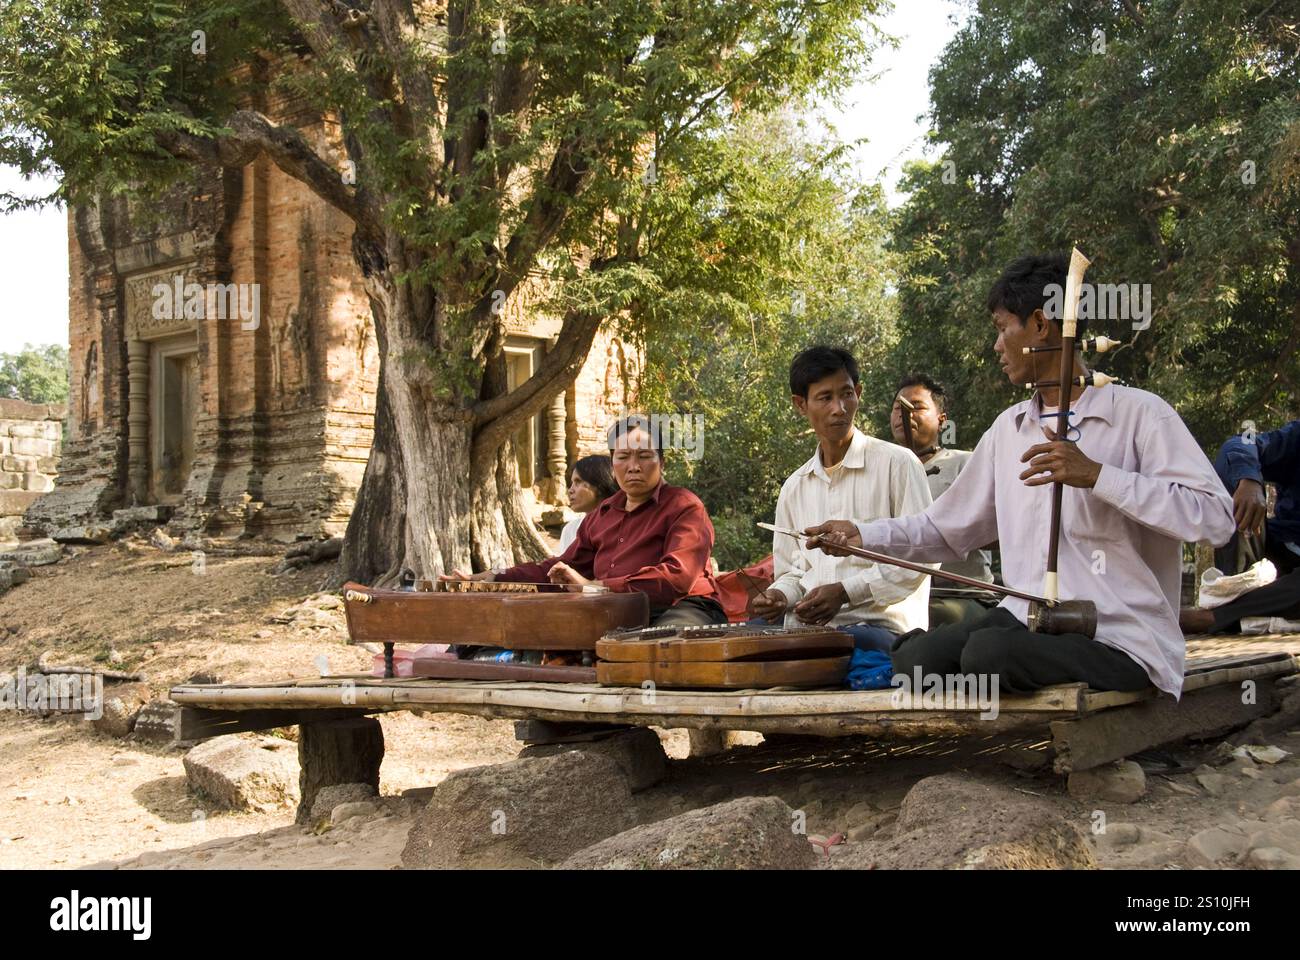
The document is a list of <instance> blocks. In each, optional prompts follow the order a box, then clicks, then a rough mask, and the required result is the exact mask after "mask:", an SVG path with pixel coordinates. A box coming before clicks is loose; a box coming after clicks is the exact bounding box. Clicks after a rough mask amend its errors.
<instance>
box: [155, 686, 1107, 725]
mask: <svg viewBox="0 0 1300 960" xmlns="http://www.w3.org/2000/svg"><path fill="white" fill-rule="evenodd" d="M344 689H345V688H344V687H343V686H342V685H341V684H339V683H337V682H334V683H332V682H330V680H328V679H322V678H312V679H310V680H308V681H304V682H302V683H300V684H297V685H293V686H283V685H282V686H267V685H260V684H259V685H255V686H254V685H240V686H235V685H226V686H223V687H211V686H209V687H197V686H191V685H183V686H178V687H173V688H172V699H174V700H175V701H176V702H177V703H185V704H189V705H194V706H211V707H216V708H219V709H239V708H241V707H242V708H245V709H251V708H270V709H275V708H281V707H297V706H303V705H308V704H312V703H316V704H320V705H322V706H337V705H338V704H339V702H340V696H341V695H342V692H343V690H344ZM1084 689H1085V688H1084V685H1083V684H1078V683H1076V684H1063V685H1061V686H1057V687H1049V688H1047V689H1045V690H1040V691H1038V692H1037V693H1033V694H1028V695H1025V696H1003V697H1001V698H1000V700H999V709H1000V710H1002V711H1003V712H1011V713H1043V714H1054V715H1058V716H1060V715H1068V716H1076V715H1078V714H1079V712H1080V708H1081V706H1082V697H1083V694H1084ZM346 692H347V694H348V695H349V696H351V697H355V703H356V705H357V706H370V705H376V704H377V705H382V706H392V705H394V704H405V705H408V706H411V707H420V708H423V709H438V708H439V707H443V706H445V707H451V706H463V705H467V704H498V705H503V706H504V705H509V706H519V707H527V708H534V709H539V710H540V709H551V710H558V711H562V712H569V713H572V712H579V713H587V714H593V715H601V716H609V715H616V714H619V713H623V712H636V713H662V714H664V715H678V714H697V715H699V716H705V717H726V716H748V717H753V716H794V715H807V716H818V715H828V716H830V715H836V716H838V715H843V714H854V713H862V714H895V713H898V712H900V711H899V710H898V708H896V707H895V706H894V704H893V694H894V691H893V690H862V691H854V690H818V691H806V690H804V691H800V690H743V691H708V690H663V689H660V690H656V691H654V692H653V695H652V696H650V699H651V700H652V703H650V704H646V703H645V702H644V701H645V700H646V698H647V691H644V690H641V689H640V688H626V687H601V686H596V685H589V684H578V683H574V684H558V683H550V684H547V683H504V682H488V681H484V682H468V683H467V682H457V681H453V680H419V679H404V680H377V679H375V678H364V681H355V682H353V683H352V686H351V687H348V688H346ZM902 712H903V713H909V714H910V713H929V714H937V713H939V712H948V713H964V714H978V713H979V712H980V711H979V708H978V707H976V706H972V707H971V708H970V709H968V710H965V711H952V710H949V711H939V710H935V709H927V708H925V707H922V706H919V705H918V706H916V707H914V708H911V709H907V710H903V711H902Z"/></svg>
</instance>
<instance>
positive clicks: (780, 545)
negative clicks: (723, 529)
mask: <svg viewBox="0 0 1300 960" xmlns="http://www.w3.org/2000/svg"><path fill="white" fill-rule="evenodd" d="M776 525H777V526H778V527H785V528H786V529H787V530H795V529H797V527H796V526H795V522H794V511H792V510H791V509H790V494H789V490H788V489H787V488H785V487H783V488H782V489H781V494H780V496H778V497H777V499H776ZM801 544H802V541H800V540H797V539H795V538H794V537H791V536H789V535H787V534H784V533H774V534H772V575H773V576H774V577H775V578H776V579H774V580H773V581H772V586H771V587H769V589H775V590H780V591H781V592H782V593H783V594H785V599H786V602H787V603H788V604H789V605H790V606H794V605H795V604H796V603H798V602H799V601H800V600H802V599H803V595H804V588H803V575H804V574H805V573H807V571H808V560H807V558H806V557H805V556H804V552H803V549H802V547H801Z"/></svg>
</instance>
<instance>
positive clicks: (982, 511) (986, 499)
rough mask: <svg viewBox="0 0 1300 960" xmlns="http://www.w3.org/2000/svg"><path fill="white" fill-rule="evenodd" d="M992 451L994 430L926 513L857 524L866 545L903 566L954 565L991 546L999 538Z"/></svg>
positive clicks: (976, 447) (982, 441)
mask: <svg viewBox="0 0 1300 960" xmlns="http://www.w3.org/2000/svg"><path fill="white" fill-rule="evenodd" d="M994 446H995V442H994V439H993V430H992V429H990V430H988V431H986V432H985V434H984V436H982V437H980V442H979V443H978V444H976V446H975V450H974V452H973V453H972V454H971V457H970V459H969V460H967V461H966V466H965V468H963V469H962V471H961V473H959V474H957V479H956V480H954V481H953V482H952V486H950V487H949V488H948V489H947V490H945V491H944V492H943V493H941V494H940V495H939V499H938V500H935V501H934V502H933V503H932V504H930V506H929V507H928V508H927V509H926V510H925V511H923V512H921V513H916V514H912V515H911V516H904V517H897V518H895V519H893V520H875V521H872V522H871V523H861V524H858V533H859V535H860V536H861V537H862V545H863V546H864V547H866V548H867V549H868V550H879V551H880V552H882V553H890V554H893V555H894V556H897V557H899V558H901V559H903V560H913V561H917V562H920V563H952V562H955V561H958V560H964V559H965V558H966V555H967V554H969V553H970V552H971V551H972V550H975V549H977V548H979V547H983V546H986V545H987V544H989V543H992V542H993V541H994V540H996V539H997V537H998V513H997V505H996V498H995V497H994V483H993V480H994V453H995V450H994ZM918 466H919V464H918Z"/></svg>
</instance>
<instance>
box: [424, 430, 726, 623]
mask: <svg viewBox="0 0 1300 960" xmlns="http://www.w3.org/2000/svg"><path fill="white" fill-rule="evenodd" d="M656 433H657V431H656V430H655V428H654V425H653V424H652V423H651V422H650V421H649V420H647V419H646V418H645V417H642V416H630V417H624V418H623V419H622V420H620V421H618V423H616V424H614V426H613V427H612V428H611V429H610V431H609V452H610V456H611V458H612V459H613V461H614V479H615V480H617V481H618V487H619V490H618V493H616V494H614V495H613V496H612V497H610V498H609V499H608V500H605V501H604V502H603V503H601V504H600V506H598V507H597V508H596V509H595V510H593V511H591V512H590V513H589V514H587V515H586V517H584V518H583V521H582V523H581V525H579V527H578V536H577V539H575V540H574V542H573V543H571V544H570V545H569V547H568V549H566V550H565V551H564V552H563V553H561V554H560V555H559V556H558V557H552V558H551V559H549V560H543V561H541V562H540V563H521V564H519V565H518V566H514V567H510V568H508V569H506V570H499V571H495V572H486V573H478V574H474V575H473V576H468V575H466V574H464V573H461V572H460V571H459V570H458V571H456V572H455V573H453V574H452V575H451V576H450V577H443V578H441V579H446V580H499V581H506V582H516V583H540V582H544V581H548V580H549V581H550V582H551V583H556V584H561V585H576V586H582V585H586V584H597V585H601V586H604V587H607V588H608V589H610V590H614V591H624V590H640V591H641V592H642V593H644V594H646V595H647V596H648V597H649V598H650V623H651V624H652V625H654V626H666V625H672V626H693V625H700V624H709V623H726V622H727V615H726V613H725V612H724V611H723V609H722V604H721V603H720V602H719V598H718V588H717V584H716V583H715V582H714V580H713V573H712V571H711V570H710V563H709V558H710V555H711V554H712V551H713V524H712V522H711V521H710V520H709V514H708V511H707V510H705V509H704V504H703V503H701V502H700V498H699V497H697V496H696V495H695V494H693V493H691V491H689V490H687V489H686V488H685V487H674V486H671V485H669V484H667V483H665V482H664V479H663V449H662V446H661V445H660V443H659V442H658V437H657V436H656Z"/></svg>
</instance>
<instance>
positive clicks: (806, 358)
mask: <svg viewBox="0 0 1300 960" xmlns="http://www.w3.org/2000/svg"><path fill="white" fill-rule="evenodd" d="M841 370H844V371H846V372H847V373H848V375H849V377H850V378H852V380H853V383H854V385H855V386H856V385H857V383H858V361H856V360H854V359H853V354H851V353H849V352H848V351H847V350H841V349H840V348H839V347H827V346H824V345H822V344H818V345H817V346H815V347H809V348H808V349H807V350H805V351H803V352H802V353H800V354H799V355H798V356H797V357H795V358H794V360H792V361H791V362H790V393H791V395H792V396H796V397H803V398H804V399H807V398H808V388H809V387H811V386H812V385H813V384H814V383H816V382H817V381H818V380H824V379H825V378H826V377H829V376H830V375H831V374H833V373H839V372H840V371H841Z"/></svg>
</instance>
